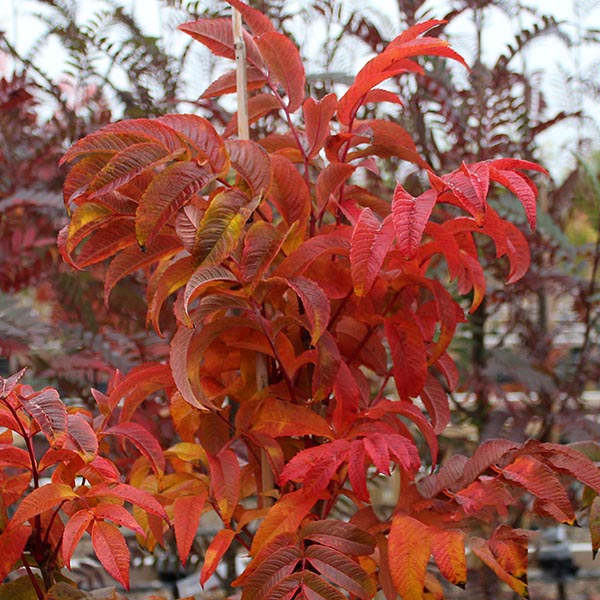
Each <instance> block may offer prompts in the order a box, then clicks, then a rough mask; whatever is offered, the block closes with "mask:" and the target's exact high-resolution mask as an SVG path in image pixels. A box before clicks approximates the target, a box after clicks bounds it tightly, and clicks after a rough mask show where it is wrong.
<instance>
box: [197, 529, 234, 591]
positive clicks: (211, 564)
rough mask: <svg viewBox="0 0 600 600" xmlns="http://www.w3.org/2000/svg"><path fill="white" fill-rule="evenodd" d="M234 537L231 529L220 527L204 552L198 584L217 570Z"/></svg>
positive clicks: (204, 581) (202, 583) (205, 580)
mask: <svg viewBox="0 0 600 600" xmlns="http://www.w3.org/2000/svg"><path fill="white" fill-rule="evenodd" d="M234 539H235V531H233V529H221V531H218V532H217V534H216V535H215V537H214V538H213V539H212V541H211V542H210V544H209V546H208V548H207V549H206V552H205V553H204V564H203V565H202V571H201V572H200V585H201V586H202V587H204V584H205V583H206V582H207V581H208V580H209V579H210V578H211V577H212V575H213V574H214V572H215V571H216V570H217V567H218V566H219V563H220V562H221V559H222V558H223V555H224V554H225V552H227V550H228V549H229V546H231V542H233V540H234Z"/></svg>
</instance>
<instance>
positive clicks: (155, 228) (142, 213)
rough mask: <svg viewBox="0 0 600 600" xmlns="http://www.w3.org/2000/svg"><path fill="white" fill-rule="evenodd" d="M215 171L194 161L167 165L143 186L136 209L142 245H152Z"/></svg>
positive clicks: (138, 238)
mask: <svg viewBox="0 0 600 600" xmlns="http://www.w3.org/2000/svg"><path fill="white" fill-rule="evenodd" d="M214 177H215V174H214V173H213V172H212V171H210V170H209V169H207V167H206V166H199V165H198V164H197V163H195V162H176V163H173V164H171V165H167V166H166V167H165V169H164V170H162V171H161V172H160V173H158V175H156V177H154V178H153V179H152V182H151V183H150V185H149V186H148V187H147V188H146V190H145V192H144V194H143V196H142V198H141V200H140V203H139V205H138V208H137V211H136V218H135V232H136V239H137V243H138V244H139V245H140V246H141V247H142V248H145V246H146V245H147V244H148V245H150V244H152V243H153V241H154V239H155V238H156V236H157V235H158V234H159V232H160V231H161V229H162V228H163V227H164V226H165V225H166V224H167V223H168V222H169V221H170V220H171V219H172V218H173V216H174V215H175V214H176V213H177V211H179V209H180V208H181V207H183V206H184V205H185V204H186V203H188V202H189V201H190V200H191V199H192V197H193V196H194V195H195V194H197V193H198V192H200V191H201V190H202V188H204V187H205V186H206V185H207V184H208V183H209V182H210V181H212V180H213V179H214Z"/></svg>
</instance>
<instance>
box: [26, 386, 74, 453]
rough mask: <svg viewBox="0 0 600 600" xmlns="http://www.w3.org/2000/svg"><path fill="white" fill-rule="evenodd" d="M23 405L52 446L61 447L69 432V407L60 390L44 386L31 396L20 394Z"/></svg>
mask: <svg viewBox="0 0 600 600" xmlns="http://www.w3.org/2000/svg"><path fill="white" fill-rule="evenodd" d="M19 400H20V403H21V406H22V407H23V408H24V409H25V410H26V411H27V412H28V413H29V414H30V415H31V416H32V417H33V419H34V421H35V422H36V423H37V425H38V427H39V428H40V430H41V431H42V433H43V434H44V435H45V436H46V439H47V440H48V443H49V444H50V446H51V447H52V448H60V447H61V446H62V445H63V443H64V441H65V436H66V432H67V409H66V407H65V405H64V403H63V401H62V400H61V399H60V396H59V395H58V392H57V391H56V390H55V389H52V388H49V387H47V388H44V389H43V390H40V391H39V392H34V393H33V394H31V395H29V396H20V398H19Z"/></svg>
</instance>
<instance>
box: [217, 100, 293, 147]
mask: <svg viewBox="0 0 600 600" xmlns="http://www.w3.org/2000/svg"><path fill="white" fill-rule="evenodd" d="M274 110H277V111H279V110H281V104H280V103H279V100H277V97H276V96H274V95H273V94H256V95H255V96H252V97H251V98H250V99H249V100H248V125H252V124H253V123H256V121H258V120H259V119H261V118H262V117H266V116H267V115H268V114H269V113H271V112H273V111H274ZM237 130H238V123H237V112H236V113H234V114H233V116H232V117H231V119H230V121H229V123H227V127H225V131H224V132H223V137H224V138H229V137H230V136H232V135H233V134H234V133H237Z"/></svg>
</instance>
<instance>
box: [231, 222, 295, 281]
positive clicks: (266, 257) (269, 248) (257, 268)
mask: <svg viewBox="0 0 600 600" xmlns="http://www.w3.org/2000/svg"><path fill="white" fill-rule="evenodd" d="M284 240H285V238H284V236H283V234H282V233H281V231H279V230H278V229H276V228H275V226H274V225H272V224H271V223H267V222H266V221H256V222H255V223H252V225H251V226H250V229H249V230H248V232H247V233H246V237H245V239H244V250H243V252H242V260H241V262H240V272H241V275H242V282H243V283H244V284H254V285H256V284H258V282H259V281H260V280H261V279H262V276H263V275H264V273H265V272H266V271H267V269H268V268H269V267H270V266H271V264H272V262H273V261H274V260H275V257H276V256H277V254H278V253H279V251H280V250H281V246H282V244H283V242H284Z"/></svg>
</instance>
